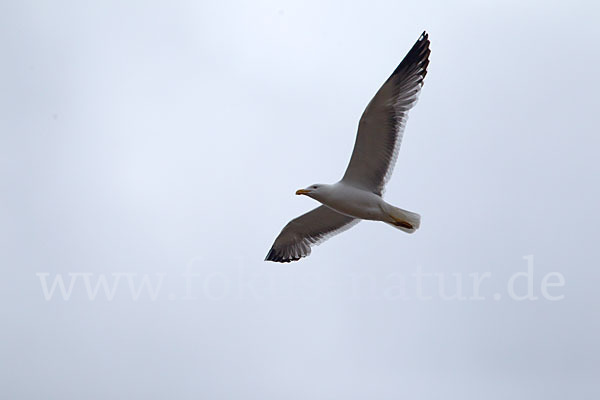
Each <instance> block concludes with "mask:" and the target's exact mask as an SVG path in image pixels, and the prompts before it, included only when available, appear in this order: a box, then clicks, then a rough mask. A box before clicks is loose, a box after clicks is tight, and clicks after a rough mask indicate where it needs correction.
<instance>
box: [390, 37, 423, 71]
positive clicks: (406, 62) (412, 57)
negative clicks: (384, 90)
mask: <svg viewBox="0 0 600 400" xmlns="http://www.w3.org/2000/svg"><path fill="white" fill-rule="evenodd" d="M429 44H430V42H429V34H428V33H427V31H423V33H422V34H421V36H419V39H418V40H417V41H416V43H415V44H414V45H413V47H412V48H411V49H410V50H409V51H408V53H407V54H406V56H405V57H404V59H403V60H402V62H401V63H400V64H399V65H398V67H397V68H396V69H395V70H394V72H393V73H392V76H394V75H396V74H399V73H401V72H403V71H406V70H407V69H410V68H413V67H419V68H420V70H421V73H420V74H421V78H425V75H427V66H428V65H429V55H430V54H431V50H430V49H429ZM390 78H391V77H390Z"/></svg>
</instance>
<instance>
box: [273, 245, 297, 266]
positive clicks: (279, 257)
mask: <svg viewBox="0 0 600 400" xmlns="http://www.w3.org/2000/svg"><path fill="white" fill-rule="evenodd" d="M302 257H304V256H299V257H289V258H284V257H283V256H282V255H281V254H279V253H278V252H277V250H275V248H273V247H271V250H269V252H268V253H267V256H266V257H265V261H273V262H278V263H290V262H292V261H298V260H300V259H301V258H302Z"/></svg>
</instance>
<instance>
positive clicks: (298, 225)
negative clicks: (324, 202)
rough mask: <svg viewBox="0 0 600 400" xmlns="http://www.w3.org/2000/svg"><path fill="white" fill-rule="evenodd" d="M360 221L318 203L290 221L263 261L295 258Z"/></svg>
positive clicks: (282, 260) (304, 254)
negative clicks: (317, 205) (312, 208)
mask: <svg viewBox="0 0 600 400" xmlns="http://www.w3.org/2000/svg"><path fill="white" fill-rule="evenodd" d="M359 221H360V220H358V219H355V218H352V217H348V216H346V215H343V214H340V213H338V212H336V211H334V210H332V209H330V208H328V207H325V206H320V207H317V208H315V209H314V210H312V211H309V212H307V213H306V214H303V215H301V216H299V217H298V218H295V219H293V220H291V221H290V222H289V223H288V224H287V225H286V226H285V227H284V228H283V229H282V230H281V233H280V234H279V236H277V239H275V243H273V246H272V247H271V250H269V253H268V254H267V257H266V258H265V261H276V262H282V263H286V262H290V261H298V260H299V259H301V258H302V257H306V256H308V255H309V254H310V248H311V246H313V245H317V244H319V243H321V242H323V241H325V240H327V239H329V238H330V237H331V236H333V235H336V234H338V233H341V232H343V231H345V230H347V229H350V228H351V227H353V226H354V225H356V224H357V223H358V222H359Z"/></svg>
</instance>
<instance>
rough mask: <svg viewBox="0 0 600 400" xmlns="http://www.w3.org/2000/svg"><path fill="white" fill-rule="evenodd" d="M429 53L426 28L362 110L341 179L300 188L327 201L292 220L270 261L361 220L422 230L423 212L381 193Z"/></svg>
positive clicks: (297, 255)
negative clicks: (387, 199)
mask: <svg viewBox="0 0 600 400" xmlns="http://www.w3.org/2000/svg"><path fill="white" fill-rule="evenodd" d="M429 53H430V50H429V38H428V35H427V33H426V32H423V34H422V35H421V36H420V37H419V39H418V40H417V42H416V43H415V44H414V46H413V47H412V49H410V51H409V52H408V54H407V55H406V57H404V60H402V62H401V63H400V65H398V67H397V68H396V70H394V72H393V73H392V75H391V76H390V77H389V78H388V79H387V81H385V83H384V84H383V86H382V87H381V88H380V89H379V91H378V92H377V93H376V94H375V97H373V99H372V100H371V102H370V103H369V104H368V105H367V108H366V109H365V111H364V112H363V115H362V117H361V118H360V122H359V124H358V134H357V136H356V142H355V144H354V151H353V152H352V157H351V158H350V163H349V164H348V168H347V169H346V173H345V174H344V176H343V178H342V180H340V181H339V182H337V183H334V184H330V185H326V184H314V185H310V186H308V187H307V188H305V189H300V190H298V191H297V192H296V194H297V195H306V196H308V197H312V198H313V199H315V200H317V201H318V202H320V203H321V204H322V205H321V206H319V207H317V208H315V209H314V210H312V211H309V212H307V213H306V214H303V215H301V216H299V217H298V218H296V219H293V220H291V221H290V222H289V223H288V224H287V225H286V226H285V227H284V228H283V230H282V231H281V233H280V234H279V236H277V239H275V243H273V246H272V247H271V250H269V253H268V254H267V257H266V258H265V261H275V262H283V263H286V262H290V261H297V260H299V259H301V258H302V257H306V256H308V255H309V254H310V248H311V246H313V245H316V244H319V243H321V242H323V241H324V240H326V239H328V238H330V237H331V236H333V235H336V234H338V233H340V232H343V231H345V230H346V229H349V228H351V227H352V226H354V225H356V224H357V223H358V222H359V221H360V220H362V219H366V220H371V221H383V222H385V223H387V224H390V225H392V226H394V227H395V228H397V229H400V230H402V231H404V232H408V233H413V232H414V231H416V230H417V229H418V228H419V224H420V220H421V217H420V216H419V214H416V213H413V212H410V211H407V210H403V209H401V208H398V207H394V206H393V205H391V204H388V203H386V202H385V201H384V200H383V198H382V195H383V191H384V188H385V185H386V183H387V182H388V180H389V178H390V176H391V174H392V170H393V169H394V164H395V162H396V158H397V156H398V150H399V148H400V142H401V140H402V134H403V132H404V127H405V125H406V119H407V117H408V110H410V109H411V108H412V107H413V106H414V105H415V103H416V101H417V97H418V95H419V92H420V91H421V87H422V86H423V79H424V78H425V75H426V74H427V65H428V64H429Z"/></svg>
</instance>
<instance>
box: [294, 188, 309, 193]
mask: <svg viewBox="0 0 600 400" xmlns="http://www.w3.org/2000/svg"><path fill="white" fill-rule="evenodd" d="M309 193H310V190H306V189H298V190H296V194H309Z"/></svg>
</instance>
